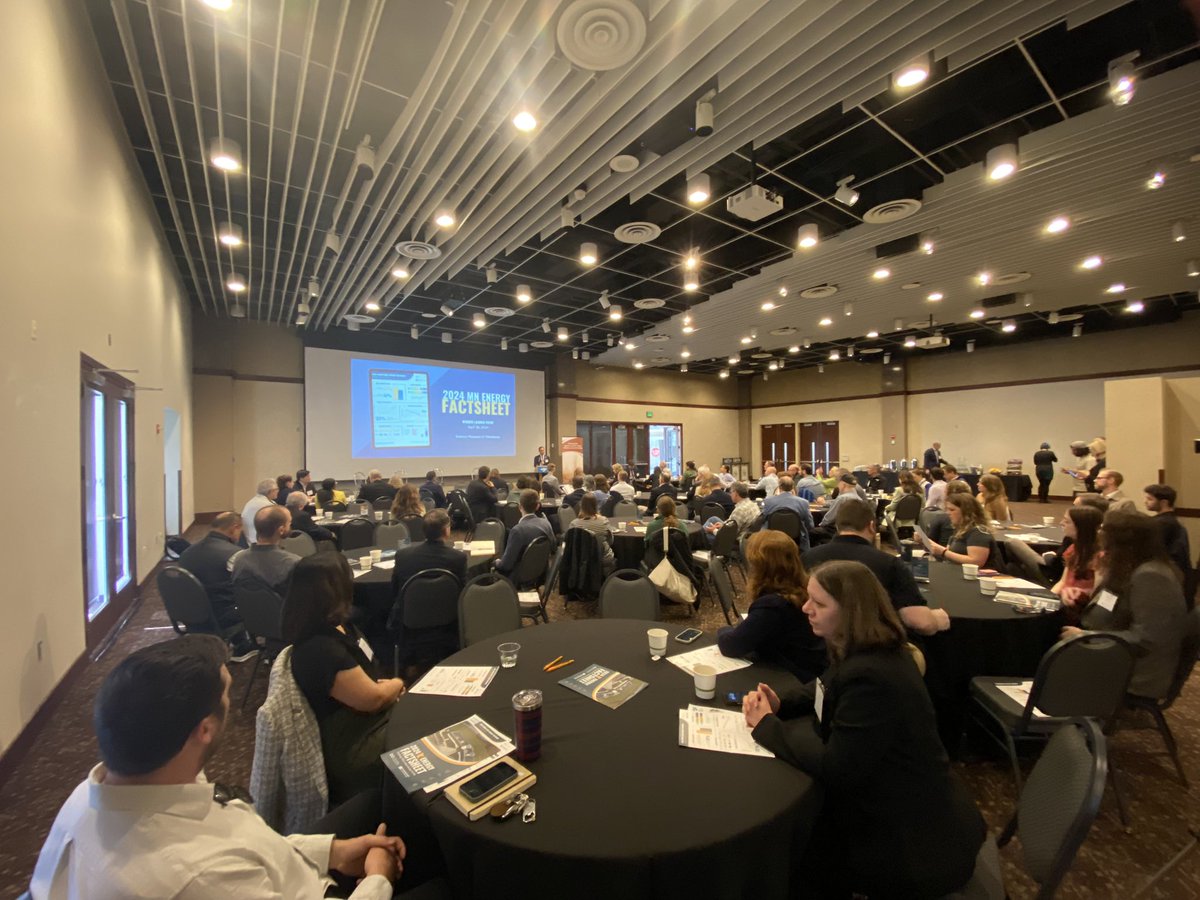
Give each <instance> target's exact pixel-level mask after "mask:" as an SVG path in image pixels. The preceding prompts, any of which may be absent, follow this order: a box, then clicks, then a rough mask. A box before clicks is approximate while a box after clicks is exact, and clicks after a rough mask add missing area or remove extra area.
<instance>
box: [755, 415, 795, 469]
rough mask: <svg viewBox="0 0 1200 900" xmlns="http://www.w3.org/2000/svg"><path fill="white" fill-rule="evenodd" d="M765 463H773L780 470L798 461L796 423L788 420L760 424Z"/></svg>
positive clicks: (761, 445)
mask: <svg viewBox="0 0 1200 900" xmlns="http://www.w3.org/2000/svg"><path fill="white" fill-rule="evenodd" d="M759 438H760V440H761V441H762V443H761V444H760V445H759V446H760V447H762V458H763V463H764V464H765V463H771V464H772V465H773V466H775V468H776V469H778V470H779V471H780V472H783V470H784V469H786V468H787V467H788V466H790V465H791V464H792V463H794V462H796V425H795V423H794V422H787V423H785V424H780V425H762V426H760V431H759Z"/></svg>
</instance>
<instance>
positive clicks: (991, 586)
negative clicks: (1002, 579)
mask: <svg viewBox="0 0 1200 900" xmlns="http://www.w3.org/2000/svg"><path fill="white" fill-rule="evenodd" d="M998 587H999V582H998V581H997V580H996V579H995V578H980V579H979V590H980V592H981V593H984V594H994V593H996V589H997V588H998Z"/></svg>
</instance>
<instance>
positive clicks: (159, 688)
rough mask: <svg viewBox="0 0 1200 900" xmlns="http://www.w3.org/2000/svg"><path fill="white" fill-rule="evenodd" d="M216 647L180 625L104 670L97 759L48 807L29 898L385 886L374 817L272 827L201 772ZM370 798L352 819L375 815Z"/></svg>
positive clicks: (385, 846) (392, 844)
mask: <svg viewBox="0 0 1200 900" xmlns="http://www.w3.org/2000/svg"><path fill="white" fill-rule="evenodd" d="M225 657H226V648H225V645H224V643H222V642H221V640H220V639H219V638H217V637H213V636H211V635H186V636H184V637H181V638H176V639H175V640H170V641H165V642H163V643H159V644H153V645H151V646H149V647H144V648H142V649H141V650H138V651H136V652H135V653H133V654H131V655H130V656H129V657H128V658H126V659H124V660H122V661H121V662H120V663H119V664H118V665H117V667H116V668H115V669H113V670H112V672H110V673H109V675H108V677H107V678H105V680H104V683H103V684H102V685H101V687H100V692H99V694H98V695H97V696H96V705H95V710H94V717H93V723H94V726H95V729H96V737H97V739H98V742H99V745H100V757H101V759H102V760H103V762H102V763H100V764H99V765H97V766H96V767H95V768H93V769H92V770H91V772H90V773H88V777H87V779H86V780H85V781H84V782H83V783H82V784H80V785H79V786H78V787H77V788H75V790H74V792H73V793H72V794H71V796H70V797H69V798H68V799H67V802H66V803H64V804H63V806H62V808H61V809H60V810H59V813H58V817H57V818H56V819H55V820H54V825H53V826H52V827H51V829H50V834H49V836H48V837H47V838H46V842H45V844H44V845H43V846H42V851H41V854H40V855H39V856H38V862H37V867H36V868H35V870H34V873H33V879H32V882H31V885H30V893H31V895H32V896H33V898H34V900H42V898H50V897H173V898H176V900H187V898H206V897H291V898H304V900H318V898H321V897H323V896H325V892H326V889H327V888H329V887H331V886H332V885H333V884H334V880H333V879H332V878H331V877H329V874H328V873H330V872H340V873H342V874H344V875H347V876H350V877H352V878H354V877H361V878H362V881H360V882H359V884H358V887H357V888H356V889H355V890H354V893H353V894H352V895H351V897H352V898H354V900H368V898H370V900H384V898H389V897H391V896H392V882H393V880H394V879H395V878H396V877H397V876H398V875H399V873H400V871H401V870H402V868H403V866H402V861H403V859H404V856H405V847H404V842H403V841H401V840H400V838H398V837H388V836H387V835H386V834H384V833H383V832H384V827H383V826H382V825H379V826H378V831H377V832H376V833H375V834H369V833H368V834H362V833H361V830H360V831H359V832H357V833H359V834H361V836H360V837H354V838H351V839H349V840H339V839H337V838H336V837H334V835H333V834H332V833H327V834H311V835H291V836H289V837H283V836H282V835H280V834H278V833H277V832H275V831H274V830H272V829H271V827H270V826H269V825H268V824H267V823H266V822H264V821H263V820H262V819H261V818H260V817H259V815H258V813H256V812H255V811H254V807H253V806H251V805H250V802H249V799H250V798H249V795H247V794H245V792H244V791H240V790H238V789H236V788H228V787H224V786H222V785H219V784H216V785H214V784H210V783H209V782H208V780H207V779H206V778H205V777H204V766H205V764H206V763H207V762H208V761H209V759H210V758H211V757H212V755H213V753H214V752H215V751H216V749H217V747H218V745H219V744H220V741H221V736H222V734H223V732H224V730H225V722H226V719H227V718H228V714H229V685H230V682H231V680H232V679H231V678H230V677H229V670H228V669H227V668H226V667H225ZM364 796H371V795H364ZM375 796H377V795H375ZM360 805H361V804H360ZM347 806H349V804H347ZM374 806H375V805H374V804H367V805H366V807H365V809H364V810H363V815H364V816H368V815H369V817H370V820H369V822H368V823H367V824H366V825H363V826H362V828H374V827H375V826H376V825H377V823H378V819H379V817H380V810H379V809H377V808H374ZM357 811H358V810H357V809H356V810H355V812H357ZM334 818H343V819H344V817H339V815H338V811H335V812H334V813H333V814H331V815H330V816H329V817H327V819H334ZM318 824H321V823H318ZM332 830H334V831H336V830H338V829H337V828H334V829H332Z"/></svg>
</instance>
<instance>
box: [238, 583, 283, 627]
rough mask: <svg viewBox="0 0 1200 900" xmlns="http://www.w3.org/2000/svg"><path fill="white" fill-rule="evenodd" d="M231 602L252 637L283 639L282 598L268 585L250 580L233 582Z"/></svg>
mask: <svg viewBox="0 0 1200 900" xmlns="http://www.w3.org/2000/svg"><path fill="white" fill-rule="evenodd" d="M233 602H234V604H235V605H236V606H237V611H238V615H240V616H241V617H242V624H244V625H245V626H246V631H248V632H249V633H250V635H251V636H252V637H260V638H266V639H267V640H268V641H282V640H283V598H282V597H280V596H279V595H278V594H277V593H275V592H274V591H273V590H271V588H270V587H268V586H267V585H265V584H255V583H254V582H253V581H252V580H246V581H243V582H241V583H239V584H235V585H234V586H233Z"/></svg>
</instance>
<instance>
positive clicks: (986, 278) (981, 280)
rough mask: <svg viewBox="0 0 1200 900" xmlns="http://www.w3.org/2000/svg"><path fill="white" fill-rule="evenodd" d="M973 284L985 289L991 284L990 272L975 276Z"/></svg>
mask: <svg viewBox="0 0 1200 900" xmlns="http://www.w3.org/2000/svg"><path fill="white" fill-rule="evenodd" d="M975 282H976V283H977V284H979V285H981V286H982V287H987V286H988V285H989V284H991V283H992V273H991V272H980V273H978V274H977V275H976V276H975Z"/></svg>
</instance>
